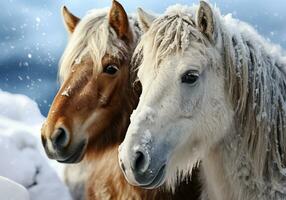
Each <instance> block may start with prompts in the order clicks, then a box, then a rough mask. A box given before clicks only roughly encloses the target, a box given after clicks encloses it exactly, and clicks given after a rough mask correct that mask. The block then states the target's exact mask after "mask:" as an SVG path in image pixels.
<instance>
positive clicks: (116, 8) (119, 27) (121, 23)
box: [109, 0, 132, 40]
mask: <svg viewBox="0 0 286 200" xmlns="http://www.w3.org/2000/svg"><path fill="white" fill-rule="evenodd" d="M109 25H110V26H111V27H112V28H113V29H114V30H115V32H116V33H117V35H118V37H119V38H120V39H123V40H125V39H127V40H130V39H132V34H131V31H130V30H129V21H128V16H127V14H126V12H125V10H124V8H123V7H122V5H121V4H120V3H118V2H117V1H116V0H113V2H112V7H111V9H110V12H109Z"/></svg>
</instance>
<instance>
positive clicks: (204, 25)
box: [196, 1, 215, 41]
mask: <svg viewBox="0 0 286 200" xmlns="http://www.w3.org/2000/svg"><path fill="white" fill-rule="evenodd" d="M196 21H197V27H198V28H199V30H200V31H201V32H202V33H203V34H205V35H206V36H207V37H208V38H209V39H210V40H211V41H213V38H214V31H215V21H214V15H213V11H212V8H211V6H210V5H209V4H208V3H207V2H205V1H200V6H199V9H198V12H197V20H196Z"/></svg>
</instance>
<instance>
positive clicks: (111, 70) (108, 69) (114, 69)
mask: <svg viewBox="0 0 286 200" xmlns="http://www.w3.org/2000/svg"><path fill="white" fill-rule="evenodd" d="M118 70H119V69H118V67H117V66H116V65H107V66H106V67H105V68H104V69H103V72H104V73H107V74H110V75H113V74H115V73H116V72H117V71H118Z"/></svg>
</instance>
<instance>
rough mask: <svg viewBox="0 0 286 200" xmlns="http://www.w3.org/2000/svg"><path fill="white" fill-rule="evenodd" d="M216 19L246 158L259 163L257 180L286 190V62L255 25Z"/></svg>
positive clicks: (277, 47)
mask: <svg viewBox="0 0 286 200" xmlns="http://www.w3.org/2000/svg"><path fill="white" fill-rule="evenodd" d="M217 20H220V21H221V28H220V29H221V32H222V40H223V41H222V42H223V46H224V50H223V52H224V58H223V60H224V66H225V69H226V70H225V72H226V86H227V89H228V92H229V96H230V98H231V101H232V103H233V105H234V108H235V112H236V116H237V121H236V124H237V125H238V127H239V129H240V130H241V132H240V133H239V134H240V136H241V140H242V147H241V153H245V151H246V152H248V154H249V156H251V158H252V159H253V160H254V163H253V166H254V169H256V171H255V172H254V174H255V175H256V177H267V178H269V180H268V181H270V183H271V185H275V187H278V186H277V185H280V186H281V183H280V182H281V181H282V178H281V175H282V176H286V168H285V165H286V157H285V153H286V135H285V133H286V132H285V131H286V106H285V105H286V71H285V70H286V57H284V56H283V53H284V52H282V50H281V48H280V47H279V46H277V45H273V44H271V43H270V42H268V41H266V40H265V39H264V38H262V37H261V36H260V35H259V34H258V33H257V32H256V31H255V30H254V29H253V28H252V27H251V26H250V25H248V24H246V23H244V22H241V21H239V20H235V19H233V18H232V17H231V15H226V16H225V17H221V19H217ZM277 173H278V174H277ZM276 189H278V188H276ZM281 189H282V188H280V189H278V190H281ZM281 191H282V190H281Z"/></svg>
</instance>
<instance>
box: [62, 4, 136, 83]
mask: <svg viewBox="0 0 286 200" xmlns="http://www.w3.org/2000/svg"><path fill="white" fill-rule="evenodd" d="M129 21H130V23H129V24H130V26H131V31H132V33H133V36H134V38H133V40H134V41H133V44H127V43H125V42H124V41H123V40H121V39H119V38H118V36H117V34H116V32H115V31H114V29H113V28H111V27H110V25H109V22H108V10H105V11H102V12H98V10H93V11H89V12H88V14H87V15H86V16H85V17H84V18H83V19H82V20H81V21H80V23H79V24H78V25H77V27H76V29H75V31H74V33H72V35H71V37H70V38H69V42H68V45H67V47H66V49H65V51H64V54H63V56H62V58H61V61H60V66H59V71H58V77H59V80H60V82H63V80H65V79H66V77H67V76H68V75H69V74H70V72H71V68H72V66H73V64H74V63H76V64H80V63H81V60H82V59H83V58H84V57H85V56H86V55H88V56H90V57H91V59H92V61H93V65H94V69H95V70H96V71H97V72H100V71H101V70H102V63H101V61H102V58H103V57H104V55H106V54H108V55H110V56H112V57H113V58H117V59H120V60H124V59H125V60H126V59H128V58H130V57H131V55H132V51H131V50H130V49H131V48H134V46H135V45H136V41H137V40H138V37H139V32H140V31H139V29H138V27H137V26H136V22H135V20H133V18H129Z"/></svg>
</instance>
